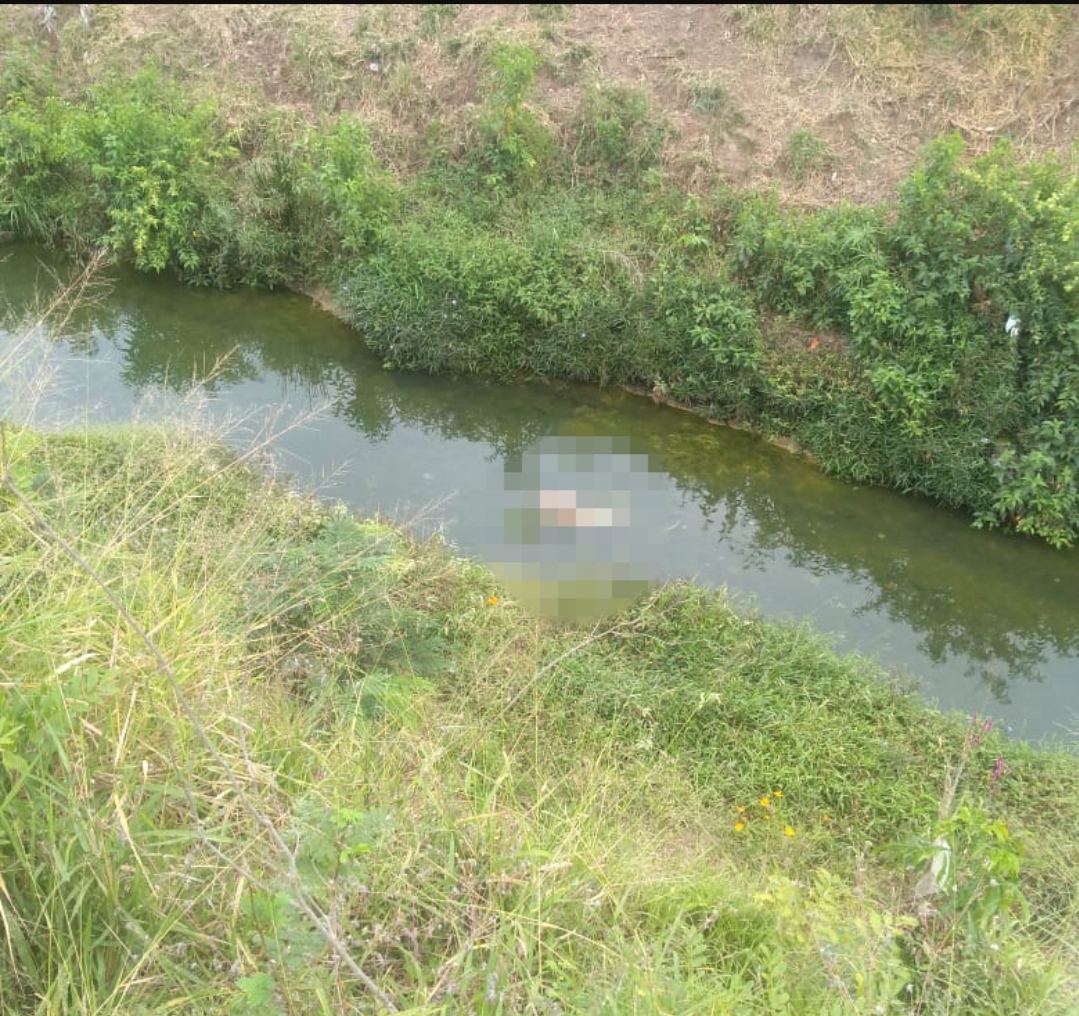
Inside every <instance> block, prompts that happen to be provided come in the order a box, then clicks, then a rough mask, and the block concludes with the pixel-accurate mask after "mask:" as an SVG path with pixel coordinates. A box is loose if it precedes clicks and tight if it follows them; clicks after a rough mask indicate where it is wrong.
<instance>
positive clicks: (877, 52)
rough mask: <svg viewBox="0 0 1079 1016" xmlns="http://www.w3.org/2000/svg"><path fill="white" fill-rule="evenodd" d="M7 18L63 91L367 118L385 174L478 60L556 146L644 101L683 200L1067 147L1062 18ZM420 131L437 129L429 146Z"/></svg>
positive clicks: (830, 187) (706, 13)
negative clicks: (929, 160) (168, 74)
mask: <svg viewBox="0 0 1079 1016" xmlns="http://www.w3.org/2000/svg"><path fill="white" fill-rule="evenodd" d="M51 9H52V10H53V11H54V12H55V13H54V14H53V15H52V20H51V23H50V22H49V16H48V15H47V14H46V13H43V12H45V11H46V8H45V7H44V6H43V5H31V4H7V5H4V7H3V13H0V29H4V30H6V31H7V32H14V33H23V34H36V35H37V36H39V37H46V38H48V39H49V40H50V44H51V45H53V46H55V47H56V49H57V52H58V54H59V55H60V57H61V59H62V60H66V61H67V62H68V63H69V65H70V67H71V69H72V71H73V72H75V73H77V74H82V75H87V76H91V77H92V76H94V75H95V74H97V73H99V72H100V71H101V70H102V69H103V68H106V67H110V68H123V67H124V66H127V67H134V66H135V65H136V63H138V62H141V61H143V60H145V59H146V58H147V57H153V58H154V59H156V60H158V61H159V62H160V63H162V64H163V65H165V66H166V67H170V68H173V69H177V70H180V71H182V72H184V73H185V74H186V75H188V76H189V77H190V78H191V79H192V80H193V81H200V82H201V83H202V85H203V86H204V87H206V88H208V89H209V90H212V91H213V93H214V94H215V95H217V96H218V97H225V98H226V99H227V101H229V102H232V103H234V104H235V106H236V116H237V117H241V116H243V115H245V114H247V113H250V110H251V106H256V107H259V108H266V107H274V106H278V107H285V108H288V109H291V110H294V111H298V112H300V113H301V114H304V115H309V116H312V117H315V116H318V115H320V114H322V113H328V112H337V111H341V110H352V111H355V112H357V113H360V114H362V115H363V116H365V117H366V118H367V119H368V120H370V121H371V122H372V123H373V124H374V126H375V128H376V131H377V133H378V134H379V136H380V140H379V145H380V148H381V149H382V150H383V152H384V154H385V155H386V157H387V159H388V160H389V161H390V162H391V163H393V164H396V165H397V166H398V167H399V168H400V169H402V171H407V169H408V167H409V165H410V164H411V163H415V162H416V161H417V160H418V159H419V157H420V155H421V153H422V150H423V147H424V146H425V145H427V144H430V143H433V142H432V138H434V137H436V136H437V138H438V139H440V141H443V142H444V141H445V139H446V138H447V137H450V138H452V137H453V136H454V135H455V134H456V135H457V136H458V138H459V137H460V136H462V134H464V133H467V131H468V130H469V129H470V125H471V124H473V123H474V119H475V111H476V108H477V106H478V104H479V103H480V102H481V101H482V89H483V84H484V73H485V71H484V68H485V63H484V60H483V55H484V53H485V52H486V51H487V49H488V48H489V46H490V45H491V44H492V42H497V41H504V40H512V41H520V42H525V43H527V44H529V45H531V46H533V47H534V48H535V49H536V50H537V52H539V53H540V54H541V55H542V57H543V58H544V61H545V64H544V67H543V69H542V71H541V73H540V75H539V77H538V79H537V82H536V85H535V87H534V90H533V92H532V93H531V94H530V96H529V103H530V104H531V106H532V107H534V109H535V110H536V111H537V113H538V114H539V115H540V116H541V118H543V119H545V120H546V121H547V122H548V123H549V125H550V126H552V128H553V129H555V130H564V129H565V127H566V125H567V124H568V123H569V122H570V121H571V119H572V117H573V115H574V112H575V111H576V110H577V109H578V108H579V104H580V98H581V95H582V93H583V91H584V90H585V89H586V88H589V87H591V86H593V85H595V84H619V85H624V86H628V87H632V88H638V89H641V90H643V91H644V92H645V93H646V94H647V96H648V97H649V99H650V100H651V102H652V106H653V110H654V112H655V114H656V116H657V117H659V118H661V119H662V121H663V122H664V123H665V124H666V125H667V127H668V140H667V142H666V146H665V149H664V153H663V162H664V168H665V170H666V171H667V172H668V173H669V174H670V175H671V176H672V177H674V178H675V179H676V180H678V181H679V182H681V183H682V184H684V185H685V186H687V187H688V188H690V189H694V188H695V187H696V186H700V185H704V184H706V183H707V182H709V181H711V180H714V179H716V178H717V177H718V178H721V179H723V180H726V181H728V182H731V183H735V184H739V185H747V186H756V185H762V184H764V185H771V186H775V187H777V188H778V189H779V190H780V191H781V193H782V194H783V196H784V197H785V198H786V199H787V200H789V201H792V202H795V203H798V204H804V205H809V206H819V205H825V204H832V203H835V202H836V201H838V200H842V199H846V200H851V201H856V202H865V201H872V200H876V199H881V198H887V197H888V196H889V195H890V194H891V193H892V192H893V191H894V188H895V185H896V183H897V182H898V181H899V180H901V179H902V178H903V177H904V176H905V175H906V173H907V171H908V170H909V168H910V166H911V163H912V161H913V160H914V158H915V157H916V154H917V152H918V149H919V147H920V146H921V145H922V144H924V143H925V142H926V141H928V140H929V139H931V138H932V137H935V136H937V135H939V134H941V133H944V132H948V131H959V132H960V133H962V134H963V136H964V137H965V138H966V140H967V142H968V144H969V145H970V146H971V147H972V148H973V149H974V150H975V151H978V150H982V149H985V148H988V147H989V146H991V145H992V144H994V143H995V142H996V141H997V140H998V139H1000V138H1009V139H1010V140H1011V141H1012V142H1013V143H1014V144H1015V145H1017V146H1018V147H1020V148H1021V149H1023V150H1024V151H1027V152H1030V153H1032V154H1034V153H1042V152H1046V151H1058V152H1066V151H1068V150H1070V149H1072V146H1073V145H1074V143H1075V141H1076V138H1077V136H1079V5H1071V4H1065V5H1061V4H1057V5H1040V6H1038V5H1035V6H1030V5H1028V6H1023V5H1008V4H993V5H927V4H921V5H909V4H908V5H900V4H892V5H884V4H873V5H870V4H796V5H771V4H718V5H716V4H462V5H455V4H323V5H304V4H298V5H297V4H291V5H290V4H200V5H194V4H176V5H170V4H111V5H109V4H95V5H77V4H67V5H57V6H56V7H55V8H51ZM434 125H438V129H437V130H436V129H435V126H434Z"/></svg>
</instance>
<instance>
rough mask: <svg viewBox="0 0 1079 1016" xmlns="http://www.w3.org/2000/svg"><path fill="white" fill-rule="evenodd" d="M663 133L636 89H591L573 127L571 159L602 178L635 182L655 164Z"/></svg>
mask: <svg viewBox="0 0 1079 1016" xmlns="http://www.w3.org/2000/svg"><path fill="white" fill-rule="evenodd" d="M666 133H667V132H666V130H665V128H664V127H663V125H662V124H661V123H660V122H659V121H658V119H657V118H656V117H655V115H654V114H653V113H652V110H651V107H650V105H649V102H648V96H647V95H645V94H644V92H642V91H641V90H640V89H637V88H625V87H623V86H620V85H608V86H601V87H598V88H593V89H590V90H589V91H587V92H585V94H584V97H583V100H582V105H581V111H580V113H579V115H578V117H577V122H576V124H575V134H576V146H575V149H574V157H575V159H576V160H577V162H578V163H579V164H580V165H582V166H587V167H593V168H594V169H595V170H596V171H597V172H598V173H599V174H600V175H601V176H603V177H605V178H608V179H618V178H625V179H627V180H631V181H632V180H636V179H639V177H640V176H641V174H642V173H643V172H644V171H645V170H647V169H650V168H652V167H653V166H655V165H657V164H658V162H659V157H660V153H661V152H662V149H663V142H664V140H665V138H666Z"/></svg>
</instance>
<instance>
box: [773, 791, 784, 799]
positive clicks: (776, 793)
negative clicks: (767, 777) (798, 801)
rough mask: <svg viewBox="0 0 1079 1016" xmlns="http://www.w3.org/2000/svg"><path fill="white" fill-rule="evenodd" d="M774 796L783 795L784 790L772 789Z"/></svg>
mask: <svg viewBox="0 0 1079 1016" xmlns="http://www.w3.org/2000/svg"><path fill="white" fill-rule="evenodd" d="M772 796H773V797H782V796H783V791H782V790H773V791H772Z"/></svg>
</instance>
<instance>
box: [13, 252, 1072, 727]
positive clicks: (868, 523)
mask: <svg viewBox="0 0 1079 1016" xmlns="http://www.w3.org/2000/svg"><path fill="white" fill-rule="evenodd" d="M37 261H38V257H37V255H36V254H35V252H34V251H32V250H29V249H26V248H19V247H15V248H11V249H10V255H9V257H8V259H7V261H6V262H5V263H3V264H2V265H0V290H2V293H0V296H2V297H3V298H4V299H5V302H6V303H7V304H8V305H9V306H11V307H12V314H13V316H14V317H17V316H18V315H19V314H21V313H22V312H23V311H24V310H25V308H26V306H27V304H28V301H29V300H30V297H31V294H32V292H33V290H34V287H35V284H37V283H40V282H42V279H43V278H44V280H45V281H44V284H45V285H48V280H47V278H45V277H43V276H42V275H41V273H40V271H39V269H38V266H37ZM10 344H11V339H10V337H9V339H8V347H9V353H8V355H9V356H10ZM3 355H4V354H0V356H3ZM51 359H52V363H53V366H54V372H55V376H54V378H53V379H52V383H51V384H50V386H49V388H48V391H47V393H46V394H45V396H44V397H42V398H41V399H40V400H38V403H37V405H36V406H35V412H36V414H37V417H38V418H39V419H45V418H49V417H51V418H53V419H56V418H60V417H62V416H63V415H64V414H65V413H66V414H69V415H71V414H77V416H78V418H79V419H83V418H92V419H122V418H127V417H129V416H131V415H132V414H133V413H135V412H136V411H138V410H139V409H140V407H142V408H143V411H145V405H146V400H147V399H148V398H149V397H153V398H155V399H156V400H157V401H158V402H164V403H166V404H167V403H168V402H169V399H168V398H167V397H164V396H167V395H168V393H173V394H174V395H175V397H177V398H178V397H180V396H181V395H182V394H183V393H185V392H187V391H189V390H190V388H191V386H192V384H193V383H197V384H198V385H199V386H200V387H201V390H202V391H204V392H205V393H206V394H208V395H210V396H212V398H213V401H212V403H211V411H212V412H215V413H224V412H226V411H228V412H232V413H249V414H252V415H251V419H252V420H253V421H255V422H253V423H252V424H250V426H252V427H257V426H259V421H261V420H263V419H265V417H266V415H267V413H269V412H278V413H279V412H284V413H285V414H286V415H287V414H294V415H296V414H302V413H304V412H307V411H309V410H310V409H311V408H312V407H317V408H321V409H323V412H322V413H321V415H320V416H319V417H318V419H317V420H315V421H309V422H306V423H304V424H303V425H301V426H297V427H295V428H294V429H292V430H290V431H289V432H288V433H286V434H284V435H283V436H282V437H281V439H280V440H279V441H278V443H277V447H278V449H279V453H280V455H281V457H282V459H283V461H284V463H285V466H286V468H287V469H288V470H289V471H291V472H293V473H295V474H296V475H297V476H298V477H300V478H301V479H303V480H304V481H305V482H309V483H314V484H316V485H318V486H319V487H320V489H322V490H323V492H324V493H326V494H328V495H329V496H333V497H336V498H340V499H343V500H346V501H348V502H349V503H351V504H354V505H356V506H357V507H359V508H361V509H363V510H368V511H370V510H379V511H383V512H386V513H390V514H394V515H396V516H398V517H402V518H412V517H414V516H416V515H417V514H418V513H419V514H422V510H423V509H424V506H430V505H435V506H436V507H435V508H434V509H428V511H427V513H426V518H427V520H428V525H433V524H439V525H441V526H442V528H443V529H444V531H445V533H446V535H447V537H448V538H449V539H450V540H451V541H452V542H453V543H454V544H455V545H456V546H457V547H459V548H460V549H461V550H462V551H463V552H467V553H470V554H476V555H478V556H481V557H483V558H484V559H485V560H487V561H489V562H490V563H492V565H493V566H494V567H495V568H496V569H497V570H499V572H500V574H501V575H502V576H503V577H504V579H505V581H506V582H507V583H508V584H511V585H514V584H516V591H517V594H518V595H519V596H520V597H521V598H522V599H524V600H527V601H529V602H531V603H532V604H533V606H535V607H536V609H539V610H543V611H544V612H547V613H552V614H559V615H561V616H578V617H590V616H594V615H595V614H596V613H598V612H599V608H598V607H597V599H598V600H600V601H602V600H603V598H604V597H607V596H610V597H611V599H612V600H613V601H614V602H616V603H620V602H622V601H624V600H625V599H627V598H631V597H632V596H635V595H637V593H638V592H639V591H640V590H641V589H644V588H646V587H647V586H648V585H650V584H652V583H654V582H655V581H658V580H664V579H669V578H679V577H693V578H697V579H699V580H700V581H703V582H706V583H710V584H714V585H725V586H727V587H728V588H729V589H730V590H731V591H732V592H733V593H734V594H735V595H736V596H739V597H743V598H746V599H749V600H752V601H753V602H755V603H756V604H757V605H758V606H759V607H760V608H761V609H762V610H763V611H764V612H765V613H766V614H768V615H772V616H786V617H796V618H809V619H811V620H812V621H813V623H814V624H815V625H816V626H818V627H819V628H821V629H823V630H825V631H830V632H834V633H836V636H837V639H838V641H839V647H840V648H841V649H847V650H855V649H857V650H862V651H867V652H870V653H872V654H874V655H877V656H878V657H880V659H882V660H883V661H884V662H885V663H887V664H889V665H891V666H893V667H896V668H899V669H905V670H909V671H910V672H911V673H912V674H914V675H916V676H917V677H919V678H920V679H921V680H922V681H923V684H924V686H925V688H926V690H927V692H928V693H929V694H930V695H931V696H932V697H934V698H936V699H938V700H939V701H940V702H941V704H942V705H944V706H946V707H948V708H959V709H964V710H967V711H970V712H983V713H985V712H988V713H991V714H993V715H996V716H999V717H1001V718H1003V719H1004V720H1005V721H1006V722H1008V723H1010V724H1012V725H1013V726H1014V727H1015V728H1016V730H1017V731H1018V732H1020V733H1023V734H1025V735H1027V736H1030V737H1038V736H1041V735H1043V734H1046V733H1050V732H1054V733H1064V732H1066V731H1076V730H1079V611H1077V609H1076V605H1077V603H1079V596H1077V594H1079V555H1077V554H1076V553H1075V552H1066V553H1061V552H1057V551H1053V550H1052V549H1051V548H1048V547H1045V546H1042V545H1040V544H1035V543H1032V542H1030V541H1027V540H1022V539H1016V538H1011V537H1005V536H1002V535H1000V534H993V533H982V532H978V531H975V530H973V529H971V528H970V527H969V525H968V524H967V522H966V520H965V519H963V518H961V517H958V516H956V515H953V514H951V513H948V512H946V511H943V510H941V509H938V508H935V507H932V506H930V505H928V504H925V503H923V502H920V501H917V500H914V499H910V498H902V497H899V496H898V495H895V494H892V493H889V492H887V491H881V490H873V489H857V488H854V487H851V486H847V485H844V484H840V483H837V482H834V481H832V480H829V479H828V478H827V477H824V476H821V475H820V474H819V472H817V471H816V470H815V469H813V468H812V467H810V466H807V465H806V464H805V463H803V462H801V461H799V460H797V459H795V458H793V457H792V456H789V455H787V454H786V453H784V452H781V451H778V450H776V449H774V448H771V447H770V446H768V445H767V444H765V443H763V442H761V441H759V440H757V439H755V438H754V437H752V436H751V435H747V434H743V433H738V432H734V431H730V430H727V429H724V428H719V427H713V426H709V425H707V424H705V423H703V422H701V421H699V420H697V419H695V418H693V417H691V416H689V415H688V414H685V413H680V412H678V411H676V410H671V409H667V408H663V407H657V406H654V405H652V404H651V403H650V402H648V401H645V400H641V399H637V398H634V397H632V396H629V395H627V394H625V393H622V392H617V391H606V392H605V391H598V390H595V389H591V388H583V387H578V386H572V385H532V386H524V385H522V386H498V385H490V384H486V383H484V382H481V381H477V380H474V379H445V378H431V377H427V376H418V375H403V374H397V373H391V372H386V371H383V370H382V369H381V366H380V363H379V361H378V360H377V359H376V358H375V357H373V356H371V355H370V354H368V353H367V352H366V351H365V350H364V349H363V347H362V346H361V345H360V343H359V342H358V341H357V339H356V336H355V334H354V333H353V332H351V331H350V330H349V329H347V328H345V327H344V326H342V325H341V324H340V323H339V322H337V321H335V320H334V319H333V318H332V317H330V316H328V315H326V314H323V313H320V312H318V311H317V310H315V309H314V308H312V307H311V306H310V304H309V302H308V301H306V300H305V299H303V298H300V297H295V296H282V295H279V296H268V295H265V294H255V293H207V292H199V291H191V290H186V289H182V288H179V287H177V286H175V285H173V284H171V283H169V282H166V281H163V280H147V279H133V278H130V277H126V276H125V277H123V278H122V279H121V280H119V281H118V282H117V285H116V287H115V289H114V291H113V292H112V293H111V294H110V295H109V296H107V297H105V298H102V299H99V300H98V301H96V302H95V303H94V304H93V305H91V306H88V307H85V308H83V309H82V310H81V311H80V312H79V313H77V314H76V315H74V316H73V317H72V318H71V319H70V320H69V321H68V322H67V323H66V324H65V325H64V327H63V329H62V331H61V332H60V333H59V334H58V335H56V336H55V337H54V345H53V347H52V354H51ZM3 362H4V361H3V359H0V364H2V363H3ZM0 373H2V371H0ZM2 385H3V382H0V398H3V399H4V400H5V401H4V402H3V403H0V405H3V406H5V407H7V409H6V411H7V412H13V411H14V410H13V408H12V405H11V398H12V392H11V389H10V388H9V389H8V390H7V391H6V392H5V391H4V389H3V387H2ZM542 491H547V493H546V494H545V495H544V494H542ZM559 492H561V493H559ZM569 494H572V496H573V506H572V511H573V514H572V519H573V522H574V524H572V525H560V524H557V523H558V522H559V520H560V519H561V520H563V521H565V520H568V519H569V518H570V517H571V516H570V515H568V514H566V513H568V512H569V511H570V505H569V502H568V501H566V500H565V499H566V498H567V497H568V496H569ZM624 512H628V519H627V517H626V516H625V515H624V514H623V513H624ZM552 513H553V514H552ZM560 513H561V514H560ZM604 513H606V514H604ZM616 519H618V520H619V523H620V524H618V525H615V524H614V522H615V520H616ZM603 521H609V522H610V523H611V524H610V525H601V524H597V523H600V522H603ZM622 522H628V524H621V523H622ZM579 523H588V524H579ZM575 583H576V584H575Z"/></svg>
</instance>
